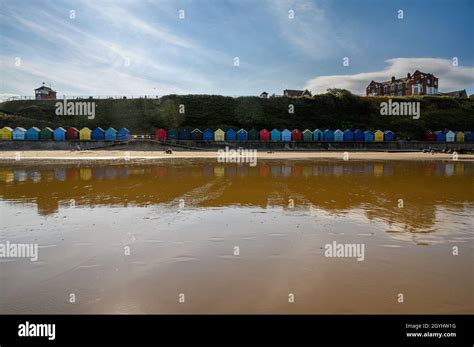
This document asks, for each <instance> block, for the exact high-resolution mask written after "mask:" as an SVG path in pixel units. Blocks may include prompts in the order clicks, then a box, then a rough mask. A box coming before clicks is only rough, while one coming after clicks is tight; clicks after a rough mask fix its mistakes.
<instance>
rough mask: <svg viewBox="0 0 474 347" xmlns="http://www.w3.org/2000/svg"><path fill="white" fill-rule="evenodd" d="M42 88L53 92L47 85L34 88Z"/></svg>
mask: <svg viewBox="0 0 474 347" xmlns="http://www.w3.org/2000/svg"><path fill="white" fill-rule="evenodd" d="M42 89H44V90H48V91H52V92H54V90H52V89H51V88H49V87H48V86H41V87H39V88H36V89H35V90H42Z"/></svg>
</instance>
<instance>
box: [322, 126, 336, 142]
mask: <svg viewBox="0 0 474 347" xmlns="http://www.w3.org/2000/svg"><path fill="white" fill-rule="evenodd" d="M323 141H324V142H333V141H334V131H332V130H329V129H326V130H324V133H323Z"/></svg>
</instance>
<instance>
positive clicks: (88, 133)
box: [41, 127, 92, 140]
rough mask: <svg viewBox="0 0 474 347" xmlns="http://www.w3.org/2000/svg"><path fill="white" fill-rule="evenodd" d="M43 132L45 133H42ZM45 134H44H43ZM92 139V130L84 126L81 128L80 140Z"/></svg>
mask: <svg viewBox="0 0 474 347" xmlns="http://www.w3.org/2000/svg"><path fill="white" fill-rule="evenodd" d="M41 134H43V133H41ZM41 136H43V135H41ZM91 139H92V130H91V129H89V128H88V127H84V128H82V129H81V130H79V140H91Z"/></svg>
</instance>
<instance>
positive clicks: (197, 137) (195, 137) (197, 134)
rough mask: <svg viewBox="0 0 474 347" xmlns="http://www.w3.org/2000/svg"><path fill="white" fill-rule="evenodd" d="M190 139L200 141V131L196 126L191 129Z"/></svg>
mask: <svg viewBox="0 0 474 347" xmlns="http://www.w3.org/2000/svg"><path fill="white" fill-rule="evenodd" d="M191 139H192V140H194V141H201V140H202V131H201V130H200V129H198V128H196V129H194V130H193V131H191Z"/></svg>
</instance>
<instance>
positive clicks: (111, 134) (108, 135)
mask: <svg viewBox="0 0 474 347" xmlns="http://www.w3.org/2000/svg"><path fill="white" fill-rule="evenodd" d="M105 139H106V140H107V141H115V140H117V130H115V129H114V128H112V127H110V128H108V129H107V130H106V131H105Z"/></svg>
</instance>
